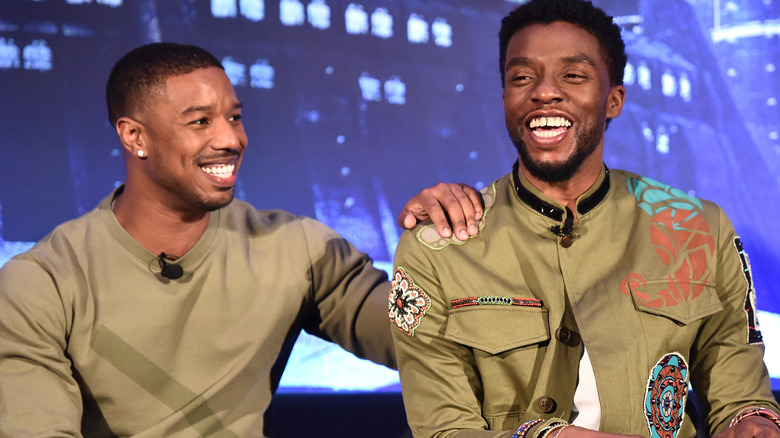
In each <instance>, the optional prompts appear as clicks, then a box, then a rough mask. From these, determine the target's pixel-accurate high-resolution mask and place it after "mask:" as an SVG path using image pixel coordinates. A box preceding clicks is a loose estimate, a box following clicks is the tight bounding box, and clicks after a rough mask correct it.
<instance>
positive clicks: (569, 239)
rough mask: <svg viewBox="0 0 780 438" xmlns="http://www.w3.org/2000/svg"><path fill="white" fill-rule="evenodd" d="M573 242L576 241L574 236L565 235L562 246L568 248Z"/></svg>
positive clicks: (562, 238)
mask: <svg viewBox="0 0 780 438" xmlns="http://www.w3.org/2000/svg"><path fill="white" fill-rule="evenodd" d="M573 241H574V236H572V235H571V233H567V234H564V235H563V236H562V237H561V246H562V247H564V248H568V247H570V246H571V244H572V242H573Z"/></svg>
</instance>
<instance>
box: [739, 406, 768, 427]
mask: <svg viewBox="0 0 780 438" xmlns="http://www.w3.org/2000/svg"><path fill="white" fill-rule="evenodd" d="M756 415H758V416H759V417H764V418H768V419H770V420H772V421H773V422H774V423H775V424H776V425H777V427H780V416H778V415H777V413H776V412H775V411H773V410H771V409H768V408H764V407H761V406H748V407H746V408H742V409H741V410H740V411H739V412H738V413H737V415H736V416H735V417H734V419H732V420H731V423H729V427H734V426H735V425H736V424H737V423H739V422H740V421H742V420H744V419H745V418H747V417H753V416H756Z"/></svg>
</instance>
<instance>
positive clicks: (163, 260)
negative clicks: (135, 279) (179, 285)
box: [157, 252, 184, 280]
mask: <svg viewBox="0 0 780 438" xmlns="http://www.w3.org/2000/svg"><path fill="white" fill-rule="evenodd" d="M175 259H176V256H169V255H167V254H165V253H164V252H161V253H160V255H159V256H157V262H158V263H159V264H160V275H162V276H163V277H165V278H170V279H171V280H176V279H177V278H181V276H182V275H183V274H184V269H182V267H181V266H179V265H177V264H175V263H168V260H175Z"/></svg>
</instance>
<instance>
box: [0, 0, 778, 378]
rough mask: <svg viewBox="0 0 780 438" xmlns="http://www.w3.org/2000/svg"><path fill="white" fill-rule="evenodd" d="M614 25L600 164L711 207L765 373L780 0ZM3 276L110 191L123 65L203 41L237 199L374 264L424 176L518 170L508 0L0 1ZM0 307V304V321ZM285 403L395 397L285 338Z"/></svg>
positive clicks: (319, 351)
mask: <svg viewBox="0 0 780 438" xmlns="http://www.w3.org/2000/svg"><path fill="white" fill-rule="evenodd" d="M595 3H596V4H598V5H600V6H602V7H603V8H605V9H606V10H607V11H608V12H610V13H611V14H612V15H614V16H616V18H617V20H618V22H619V23H620V24H621V25H622V26H623V28H624V36H625V40H626V42H627V48H628V55H629V64H628V67H627V69H626V72H625V84H626V89H627V97H626V101H627V103H626V106H625V109H624V111H623V114H622V116H620V118H618V119H617V120H615V121H613V122H612V124H611V126H610V128H609V131H608V132H607V140H606V148H605V151H606V152H605V156H606V158H605V159H606V163H607V165H608V166H609V167H612V168H625V169H629V170H633V171H636V172H638V173H641V174H644V175H646V176H649V177H652V178H655V179H658V180H661V181H663V182H666V183H668V184H671V185H673V186H675V187H677V188H679V189H680V190H682V191H684V192H686V193H689V194H691V195H694V196H698V197H702V198H706V199H710V200H714V201H716V202H718V203H719V204H720V205H721V206H723V208H724V209H725V210H726V212H727V213H728V214H729V215H730V217H731V219H732V220H733V222H734V224H735V225H736V228H737V230H738V231H739V233H740V234H741V237H742V240H743V241H744V242H745V246H746V248H747V251H748V253H749V254H750V260H751V262H752V267H753V273H754V279H755V286H756V289H757V293H758V308H759V309H760V313H759V319H760V322H761V328H762V329H763V331H764V335H765V337H766V345H767V355H766V361H767V364H768V365H769V367H770V371H771V374H772V375H773V376H774V377H776V378H778V377H780V345H779V344H780V330H779V329H778V327H780V315H778V314H779V313H780V292H778V291H779V290H780V289H779V286H780V277H779V276H777V275H776V274H775V275H773V274H774V272H775V271H776V270H777V267H778V262H780V245H777V244H775V243H774V240H775V233H777V230H778V228H780V219H778V218H780V201H778V199H780V179H779V178H778V176H779V175H780V139H779V138H778V137H779V136H780V134H779V133H780V109H779V107H778V100H777V99H778V87H780V80H779V78H778V71H777V69H778V64H780V56H779V55H780V44H778V32H780V22H779V21H778V17H779V16H780V13H779V12H780V2H778V1H777V0H728V1H727V0H688V1H685V0H601V1H595ZM0 6H1V7H0V83H1V85H0V120H2V123H0V147H2V156H3V159H2V160H0V207H1V210H0V248H1V249H2V256H1V257H0V263H4V262H5V261H6V260H7V259H8V258H9V257H10V256H12V255H13V254H15V253H17V252H19V251H22V250H24V249H26V248H28V247H29V246H30V245H31V244H32V242H34V241H36V240H38V239H40V238H41V237H43V236H44V235H45V234H46V233H47V232H48V231H50V230H51V229H52V228H53V227H54V226H55V225H57V224H58V223H60V222H63V221H65V220H68V219H71V218H74V217H76V216H78V215H80V214H82V213H84V212H86V211H88V210H90V209H92V208H93V207H94V206H95V205H96V204H97V203H98V201H99V200H100V199H101V198H102V197H104V196H106V195H107V194H108V193H109V192H110V191H111V190H112V189H113V188H114V187H116V186H117V185H118V184H120V183H121V182H122V180H123V178H124V175H123V173H124V168H123V164H122V156H121V155H122V154H121V153H120V150H119V144H118V142H117V140H116V134H115V132H114V130H113V128H112V127H111V126H110V125H109V124H108V122H107V121H106V111H105V108H104V96H103V92H104V88H103V87H104V84H105V80H106V78H107V76H108V72H109V70H110V68H111V66H112V65H113V63H114V62H115V61H116V60H117V58H118V57H119V56H121V55H122V54H123V53H125V52H126V51H127V50H129V49H131V48H133V47H135V46H138V45H141V44H143V43H148V42H153V41H174V42H182V43H192V44H197V45H200V46H203V47H205V48H207V49H208V50H210V51H211V52H213V53H214V54H215V55H216V56H217V57H218V58H220V59H221V60H222V62H223V64H224V66H225V69H226V71H227V73H228V75H229V77H230V78H231V81H232V82H233V84H234V86H235V88H236V90H237V92H238V95H239V98H240V99H241V100H242V101H243V102H244V108H245V111H244V121H245V125H246V131H247V134H248V136H249V139H250V144H249V149H248V151H247V155H246V157H245V159H244V163H243V167H242V169H241V173H240V176H239V183H238V196H239V197H240V198H242V199H245V200H247V201H249V202H251V203H253V204H254V205H256V206H257V207H260V208H281V209H286V210H289V211H292V212H294V213H298V214H303V215H309V216H312V217H315V218H317V219H319V220H320V221H322V222H324V223H326V224H328V225H329V226H331V227H332V228H334V229H336V230H337V231H339V232H340V233H342V234H343V235H345V236H347V237H348V238H349V239H350V240H352V241H353V242H354V243H355V244H356V245H357V246H358V247H359V248H361V249H362V250H364V251H366V252H368V253H369V254H370V255H371V256H372V257H373V258H374V260H375V261H376V265H377V266H379V267H381V268H383V269H386V270H389V269H390V268H391V263H392V254H393V252H394V250H395V247H396V243H397V241H398V236H399V233H400V230H399V228H398V227H397V226H396V223H395V216H396V214H397V213H398V212H399V211H400V209H401V207H402V206H403V204H404V202H405V201H406V200H407V199H408V198H410V197H411V196H413V195H414V194H416V193H417V192H418V191H419V190H420V189H422V188H424V187H427V186H429V185H432V184H435V183H436V182H439V181H450V182H465V183H468V184H471V185H473V186H476V187H478V188H481V187H483V186H485V185H487V184H489V183H490V182H491V181H493V180H494V179H496V178H498V177H499V176H501V175H502V174H504V173H506V172H508V171H509V170H510V167H511V165H512V163H513V161H514V160H515V158H516V154H515V151H514V149H513V147H512V145H511V144H510V142H509V140H508V138H507V134H506V131H505V127H504V122H503V111H502V107H501V87H500V81H499V70H498V61H497V58H498V53H497V52H498V50H497V49H498V41H497V36H496V34H497V30H498V26H499V22H500V19H501V17H502V16H503V15H504V14H505V13H506V12H507V11H509V10H510V9H511V8H513V7H515V6H516V2H510V1H505V0H479V1H474V0H424V1H423V0H405V1H400V0H165V1H162V0H134V1H130V0H40V1H32V0H27V1H25V0H0ZM0 311H1V310H0ZM282 385H283V388H282V389H283V390H286V391H294V390H308V391H316V390H324V391H332V390H361V391H362V390H372V391H373V390H397V388H398V383H397V374H396V373H395V372H394V371H391V370H388V369H385V368H382V367H378V366H374V365H372V364H369V363H366V362H364V361H361V360H358V359H356V358H354V357H352V356H350V355H349V354H347V353H345V352H343V351H342V350H341V349H339V348H338V347H335V346H333V345H331V344H329V343H326V342H323V341H320V340H318V339H316V338H312V337H310V336H307V335H305V334H304V335H302V336H301V338H300V339H299V341H298V343H297V344H296V347H295V349H294V352H293V356H292V358H291V360H290V365H289V366H288V369H287V372H286V373H285V374H284V377H283V381H282Z"/></svg>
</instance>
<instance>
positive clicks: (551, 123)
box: [530, 117, 571, 129]
mask: <svg viewBox="0 0 780 438" xmlns="http://www.w3.org/2000/svg"><path fill="white" fill-rule="evenodd" d="M530 126H531V129H536V128H568V127H570V126H571V122H570V121H568V120H566V119H564V118H563V117H536V118H534V119H532V120H531V125H530Z"/></svg>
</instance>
